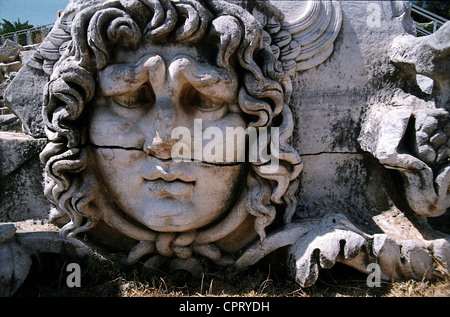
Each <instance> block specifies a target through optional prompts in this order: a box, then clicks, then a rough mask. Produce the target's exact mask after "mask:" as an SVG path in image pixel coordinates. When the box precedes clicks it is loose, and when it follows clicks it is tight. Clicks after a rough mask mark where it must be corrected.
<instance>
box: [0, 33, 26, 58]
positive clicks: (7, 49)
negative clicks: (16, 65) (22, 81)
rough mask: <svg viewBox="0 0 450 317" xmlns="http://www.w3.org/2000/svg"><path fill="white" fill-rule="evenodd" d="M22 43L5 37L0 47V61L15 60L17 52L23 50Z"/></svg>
mask: <svg viewBox="0 0 450 317" xmlns="http://www.w3.org/2000/svg"><path fill="white" fill-rule="evenodd" d="M23 50H24V48H23V46H22V45H20V44H17V43H15V42H14V41H11V40H10V39H6V41H5V42H4V43H3V45H2V46H1V47H0V62H1V63H11V62H14V61H16V60H17V58H18V56H19V52H21V51H23Z"/></svg>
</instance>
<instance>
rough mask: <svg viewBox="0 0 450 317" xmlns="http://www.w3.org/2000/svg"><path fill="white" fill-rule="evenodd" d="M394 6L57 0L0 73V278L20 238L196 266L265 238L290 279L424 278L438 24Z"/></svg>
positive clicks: (446, 198) (445, 148) (439, 254)
mask: <svg viewBox="0 0 450 317" xmlns="http://www.w3.org/2000/svg"><path fill="white" fill-rule="evenodd" d="M410 10H411V7H410V3H409V2H407V1H405V2H403V1H379V2H373V3H371V2H368V1H342V2H340V1H334V0H333V1H331V0H317V1H223V0H152V1H150V0H97V1H84V0H72V1H71V2H70V3H69V5H68V6H67V8H66V9H65V10H64V12H63V13H62V15H61V17H60V18H59V19H58V21H57V22H56V24H55V26H54V27H53V29H52V31H51V32H50V33H49V34H48V36H47V37H46V39H45V40H44V42H43V43H42V44H40V45H39V46H38V47H33V48H34V49H35V50H32V51H31V52H32V55H31V54H30V56H29V59H27V60H26V61H22V62H21V65H20V66H22V64H23V66H22V67H19V68H20V70H19V69H14V71H18V73H14V74H13V73H12V71H9V70H8V71H5V70H3V68H2V73H0V80H1V81H2V84H1V85H2V86H1V87H4V88H2V89H3V90H4V97H3V99H2V103H4V105H5V106H6V107H7V108H8V109H5V111H6V112H10V113H8V114H7V116H8V120H9V121H7V120H6V118H3V117H4V115H3V113H2V121H1V123H2V125H1V126H2V131H3V132H0V146H1V156H2V157H1V162H2V167H1V173H2V179H1V183H2V187H1V201H2V204H1V210H0V221H1V224H0V263H2V265H1V266H0V293H1V294H2V295H12V294H14V292H15V291H16V290H17V289H18V287H19V286H20V285H21V283H22V282H23V281H24V280H25V278H26V276H27V274H28V271H29V269H30V266H31V265H32V261H31V255H33V254H39V253H57V254H65V255H69V256H72V257H85V256H90V255H91V254H92V253H93V252H94V251H95V252H102V254H104V255H105V256H108V254H109V252H110V253H111V254H112V253H114V260H115V261H118V262H119V263H121V264H124V265H126V264H136V263H141V264H142V267H143V268H145V269H152V268H159V269H161V270H167V271H176V270H186V271H188V272H190V273H192V274H193V275H194V276H201V275H202V273H204V272H207V271H208V270H214V269H215V268H228V269H229V270H245V269H247V268H249V267H251V266H252V265H254V264H256V263H258V262H259V261H260V260H262V259H264V258H266V257H270V256H273V254H274V251H280V250H283V251H284V252H283V253H282V254H285V256H283V258H279V259H277V261H282V262H284V263H286V264H287V267H288V269H289V273H290V274H291V275H292V278H293V279H294V280H295V281H296V282H297V283H298V284H299V285H300V286H302V287H308V286H311V285H313V284H314V283H315V281H316V280H317V278H318V276H319V274H320V269H324V268H331V267H332V266H333V265H334V264H335V263H336V262H340V263H344V264H346V265H349V266H351V267H353V268H355V269H357V270H359V271H361V272H364V273H369V272H370V270H369V269H368V267H369V265H370V264H372V263H376V264H378V265H379V267H380V270H381V271H380V274H381V278H382V279H385V280H389V281H390V280H400V279H420V280H421V279H423V278H432V277H434V276H439V275H440V274H441V271H440V270H442V269H447V265H448V262H449V261H450V244H449V243H450V240H449V239H450V236H449V234H450V232H449V227H448V223H449V218H448V208H449V207H450V186H449V185H450V162H449V159H450V138H449V136H450V121H449V115H448V111H450V99H449V98H450V86H449V83H450V80H449V74H450V72H449V68H450V59H449V56H450V55H449V53H450V24H449V23H447V24H445V25H443V26H442V27H441V28H440V29H439V30H437V31H436V32H435V33H434V34H432V35H429V36H424V37H417V36H416V34H415V27H414V22H413V20H412V19H411V15H410ZM8 45H9V49H8V54H5V56H6V55H8V56H9V58H10V59H11V60H9V61H8V62H12V61H15V60H16V59H17V58H18V56H19V51H25V50H24V49H23V48H20V47H18V46H17V45H13V43H7V45H4V46H5V51H6V50H7V48H8ZM21 54H22V53H21ZM13 55H14V56H13ZM1 56H2V55H0V57H1ZM4 119H5V121H3V120H4ZM4 122H10V123H8V124H6V123H4ZM436 219H438V220H437V221H436ZM118 254H119V256H118ZM279 254H280V253H277V256H279Z"/></svg>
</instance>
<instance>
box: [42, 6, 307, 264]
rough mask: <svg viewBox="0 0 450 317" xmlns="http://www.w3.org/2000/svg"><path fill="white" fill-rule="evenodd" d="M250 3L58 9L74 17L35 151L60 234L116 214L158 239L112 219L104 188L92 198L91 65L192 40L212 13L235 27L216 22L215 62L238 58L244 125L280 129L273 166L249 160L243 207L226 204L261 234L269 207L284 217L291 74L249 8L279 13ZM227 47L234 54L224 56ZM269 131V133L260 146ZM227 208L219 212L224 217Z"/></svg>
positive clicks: (288, 193) (290, 160)
mask: <svg viewBox="0 0 450 317" xmlns="http://www.w3.org/2000/svg"><path fill="white" fill-rule="evenodd" d="M255 3H256V4H254V3H253V2H252V1H249V2H248V3H247V4H245V2H244V4H241V6H238V5H236V4H233V3H229V2H225V1H221V0H219V1H217V0H199V1H197V0H178V1H177V0H171V1H169V0H116V1H98V2H94V3H93V4H92V2H90V4H89V5H86V6H85V7H83V6H82V7H81V8H77V12H76V14H74V12H66V14H65V16H66V17H67V16H69V14H71V16H74V18H73V20H72V21H71V24H70V28H69V29H70V40H69V41H68V42H67V43H65V44H63V45H61V48H60V52H61V51H62V52H63V53H62V56H61V57H60V58H59V60H58V61H57V62H56V63H55V65H54V67H53V72H52V74H51V77H50V81H49V82H48V84H47V85H46V87H45V91H44V94H45V98H44V104H43V111H42V114H43V120H44V123H45V131H46V134H47V137H48V139H49V143H48V145H47V146H46V147H45V149H44V150H43V152H42V153H41V160H42V162H43V163H44V164H45V182H46V183H45V195H46V197H48V198H49V199H50V200H51V201H52V203H53V204H54V205H55V206H56V207H57V209H59V210H60V211H63V212H65V213H67V214H68V215H69V216H70V219H71V221H70V222H69V223H68V224H66V225H65V226H64V227H63V228H62V230H61V233H62V234H63V235H75V234H77V233H80V232H84V231H88V230H90V229H92V228H93V227H95V225H96V224H97V223H98V221H99V220H100V219H104V220H105V222H107V223H108V224H110V225H112V226H113V227H114V225H115V224H117V223H118V222H119V221H122V220H123V221H122V222H123V223H122V224H121V226H120V228H119V230H120V231H121V232H122V233H124V234H126V235H127V236H129V237H132V238H134V239H137V240H139V241H155V239H157V237H156V236H157V234H158V233H154V232H151V231H150V230H148V229H143V228H141V227H138V226H136V225H135V224H132V223H131V222H127V221H126V220H124V219H121V218H120V217H121V216H120V213H118V212H116V211H114V208H115V207H113V206H112V204H111V203H108V202H107V199H106V198H105V197H103V198H101V199H99V198H98V197H102V194H103V193H102V190H103V189H102V186H101V185H100V184H99V182H98V176H97V175H96V171H95V169H93V168H92V166H90V162H91V154H90V148H89V140H88V137H87V131H86V130H87V129H86V126H87V124H86V122H87V115H86V114H87V111H88V108H89V107H90V106H92V104H91V103H90V101H91V100H92V99H93V97H94V95H95V92H96V85H97V83H96V77H97V72H98V71H100V70H102V69H104V68H105V67H106V66H108V65H109V64H110V61H111V54H112V52H113V51H114V50H117V49H120V48H128V49H135V48H137V47H138V46H139V45H141V44H142V43H162V42H164V43H168V42H172V43H182V44H186V45H195V44H196V43H198V42H199V41H200V40H201V39H202V38H204V37H205V35H207V34H208V32H210V30H211V27H210V26H211V25H212V23H213V22H214V21H215V20H216V19H220V18H222V19H223V18H226V19H228V22H230V23H234V24H235V25H237V26H238V27H239V28H240V32H238V33H240V34H236V32H234V33H233V34H232V33H231V31H230V29H231V28H223V29H218V30H215V32H216V34H215V36H216V37H217V38H218V40H219V42H220V44H219V48H218V53H217V59H216V64H217V66H218V67H221V68H224V69H227V68H231V67H238V68H239V74H241V76H242V83H241V87H240V88H239V89H240V90H239V94H238V104H239V106H240V109H241V110H242V111H243V112H244V113H245V114H247V117H248V118H249V122H248V125H249V126H253V127H278V128H279V131H280V135H279V151H277V152H275V151H273V152H272V155H276V156H277V158H278V159H279V168H278V170H277V172H275V173H274V172H273V171H271V172H267V169H265V166H266V165H267V163H265V164H263V163H262V162H259V163H249V164H250V166H251V170H250V171H249V173H248V174H249V176H248V178H247V179H248V182H249V183H251V185H250V184H248V185H247V189H246V190H245V195H246V196H245V198H243V200H244V203H243V204H241V205H242V206H243V207H242V208H234V209H240V210H239V211H230V214H231V215H232V217H233V218H236V217H241V218H242V217H243V216H239V214H245V215H248V214H251V215H253V216H255V223H254V226H255V230H256V232H257V233H258V234H259V236H260V238H261V240H262V239H264V237H265V235H266V232H265V229H266V228H267V226H269V225H270V224H271V223H273V221H274V220H275V218H276V217H280V219H282V221H284V223H288V222H290V221H291V218H292V215H293V213H294V211H295V206H296V201H295V197H294V194H295V191H296V189H297V186H298V181H297V180H296V179H297V176H298V175H299V173H300V171H301V169H302V162H301V160H300V156H299V155H298V153H297V152H296V150H295V149H294V148H293V147H292V146H291V145H290V144H289V142H290V139H291V137H292V132H293V118H292V114H291V111H290V109H289V107H288V103H289V99H290V93H291V79H290V77H289V75H288V74H286V73H285V72H284V71H283V70H282V67H281V65H280V62H279V61H278V60H277V58H276V56H275V55H274V54H273V52H272V50H271V48H270V46H269V45H268V43H265V42H264V40H263V38H265V37H263V32H264V30H263V28H264V25H262V24H261V23H259V22H258V21H257V20H256V19H255V17H254V16H253V15H252V14H251V13H250V12H251V10H253V9H255V8H256V9H257V10H259V12H263V13H264V14H266V15H271V16H273V15H274V14H276V15H277V16H276V17H277V18H278V19H279V20H282V19H283V17H282V14H281V13H279V12H277V11H276V9H274V8H273V7H272V6H271V5H270V4H268V3H266V2H263V1H262V2H261V1H259V2H255ZM255 6H256V7H255ZM249 11H250V12H249ZM63 18H64V16H63ZM60 31H61V30H60ZM54 32H57V31H53V32H52V33H53V34H56V33H54ZM50 36H52V34H51V35H50ZM53 36H54V35H53ZM66 44H67V45H66ZM63 46H64V48H63ZM231 57H233V58H234V60H237V63H234V64H233V66H231V64H230V59H231ZM273 141H274V140H271V138H270V136H269V138H268V141H267V146H268V147H269V148H270V146H271V144H272V143H273ZM272 149H273V147H272ZM242 195H244V193H243V194H242ZM105 201H106V202H105ZM105 206H106V207H105ZM242 210H243V211H242ZM232 217H230V216H227V217H226V218H225V219H224V220H223V221H231V220H229V219H231V218H232ZM234 221H236V220H234ZM213 229H214V228H213ZM206 231H210V232H212V231H213V230H212V229H211V228H210V229H207V230H206ZM219 231H220V230H219ZM227 234H229V232H223V233H220V232H218V231H215V232H214V234H212V235H213V236H214V238H213V237H211V236H210V237H206V236H207V235H206V233H205V232H203V235H200V234H199V236H201V237H203V240H202V239H199V241H202V243H204V244H205V243H212V242H214V241H217V239H219V238H221V237H224V236H225V235H227ZM199 253H201V252H200V251H199ZM206 253H207V252H206ZM210 258H211V256H210Z"/></svg>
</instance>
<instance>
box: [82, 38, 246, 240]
mask: <svg viewBox="0 0 450 317" xmlns="http://www.w3.org/2000/svg"><path fill="white" fill-rule="evenodd" d="M124 56H126V58H122V57H121V56H120V54H118V57H117V58H116V61H115V63H111V65H110V66H108V67H106V68H105V69H104V70H102V71H100V72H99V79H98V80H99V86H100V95H99V96H98V97H97V98H96V99H95V100H94V101H93V105H92V111H91V113H90V120H89V135H90V140H91V143H92V144H93V153H94V157H95V161H96V162H95V165H96V166H97V167H98V171H99V174H100V175H101V178H102V180H103V184H104V186H105V189H106V191H107V192H108V194H109V196H110V197H111V198H112V199H113V201H114V203H115V204H116V205H117V206H118V207H119V208H120V209H121V211H122V212H124V213H125V214H127V215H128V216H129V217H131V218H132V219H134V220H136V221H138V222H139V223H141V224H143V225H145V226H147V227H148V228H150V229H152V230H155V231H159V232H183V231H188V230H193V229H197V228H201V227H203V226H205V225H208V224H210V223H211V222H213V221H214V220H216V219H218V218H219V217H220V216H221V215H222V214H224V212H226V211H227V210H228V209H230V208H231V207H232V206H233V204H234V203H235V201H236V196H237V194H238V192H239V188H238V184H240V183H242V182H239V180H240V178H242V176H243V171H244V167H245V164H244V163H238V162H229V161H227V162H226V164H220V162H218V161H217V160H214V159H213V158H211V157H209V156H208V155H204V156H203V157H202V161H195V162H194V161H182V162H178V163H177V162H175V161H173V160H172V156H171V150H172V146H173V145H174V144H175V143H176V142H177V138H178V137H179V136H178V135H176V136H172V131H173V129H174V128H176V127H185V128H187V129H189V131H191V133H190V135H191V137H192V143H191V144H194V142H198V140H197V139H196V141H194V137H198V134H197V135H195V133H196V132H195V131H194V130H195V127H194V119H197V120H198V119H201V120H202V121H201V122H202V129H206V128H208V127H217V128H219V129H220V130H221V131H222V135H223V136H225V135H226V131H225V128H226V127H242V128H244V129H245V128H246V123H245V121H244V120H243V118H242V116H241V114H240V111H239V110H237V109H239V108H238V106H237V91H238V89H237V86H238V85H237V83H238V80H237V76H236V74H235V73H234V72H233V71H231V70H230V71H225V70H223V69H219V68H217V67H215V66H213V65H211V64H209V63H208V62H205V61H202V60H204V59H203V58H202V56H200V54H199V53H198V52H197V51H196V50H195V49H186V47H181V46H178V47H177V46H172V47H167V46H165V47H161V46H155V45H147V46H146V47H143V48H141V49H139V50H138V51H137V52H136V53H135V54H133V56H131V57H130V54H128V55H124ZM197 132H198V131H197ZM215 137H218V136H215ZM190 140H191V139H190V138H189V140H188V142H186V140H185V139H184V142H185V143H190V142H189V141H190ZM208 141H209V140H206V137H205V140H203V146H204V145H205V143H207V142H208ZM191 144H186V146H187V147H189V148H190V147H191ZM194 146H195V144H194ZM239 146H245V145H239ZM235 150H236V151H237V150H238V149H237V148H236V149H235ZM202 152H203V151H202ZM191 153H192V156H193V157H192V159H194V151H192V152H191ZM205 154H206V153H205Z"/></svg>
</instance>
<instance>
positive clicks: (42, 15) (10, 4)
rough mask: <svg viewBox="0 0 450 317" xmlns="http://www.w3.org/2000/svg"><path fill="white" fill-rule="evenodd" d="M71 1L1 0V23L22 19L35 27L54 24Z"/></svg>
mask: <svg viewBox="0 0 450 317" xmlns="http://www.w3.org/2000/svg"><path fill="white" fill-rule="evenodd" d="M68 3H69V0H0V22H2V20H1V19H5V20H8V21H11V22H14V21H17V19H20V22H25V21H28V22H29V23H30V24H32V25H33V26H38V25H43V24H48V23H54V22H55V21H56V12H57V11H58V10H64V8H65V7H66V6H67V4H68Z"/></svg>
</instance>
